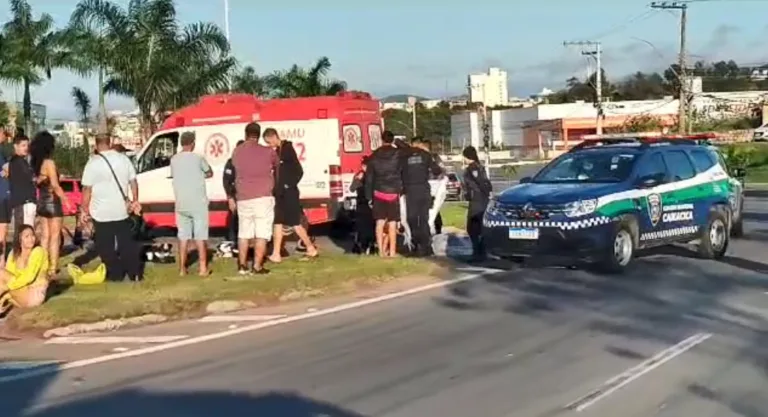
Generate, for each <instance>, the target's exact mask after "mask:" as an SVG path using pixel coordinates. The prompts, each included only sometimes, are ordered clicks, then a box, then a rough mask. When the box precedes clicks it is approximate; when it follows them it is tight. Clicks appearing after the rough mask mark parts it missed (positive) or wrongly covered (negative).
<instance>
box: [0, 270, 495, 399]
mask: <svg viewBox="0 0 768 417" xmlns="http://www.w3.org/2000/svg"><path fill="white" fill-rule="evenodd" d="M477 269H481V268H477ZM485 271H486V272H485V273H484V274H483V273H477V274H472V275H464V276H461V277H458V278H454V279H450V280H445V281H440V282H435V283H432V284H427V285H422V286H420V287H415V288H411V289H408V290H405V291H400V292H395V293H391V294H385V295H382V296H379V297H374V298H368V299H365V300H360V301H355V302H352V303H347V304H341V305H338V306H335V307H331V308H327V309H323V310H318V311H313V312H308V313H304V314H297V315H295V316H288V317H283V318H279V319H275V320H269V321H264V322H261V323H254V324H251V325H248V326H243V327H240V328H237V329H231V330H225V331H223V332H217V333H211V334H207V335H203V336H197V337H190V338H188V339H183V340H177V341H175V342H170V343H164V344H161V345H155V346H149V347H145V348H141V349H136V350H132V351H129V352H119V353H110V354H108V355H102V356H96V357H93V358H89V359H81V360H77V361H72V362H66V363H63V364H61V366H58V367H55V369H34V370H30V371H27V372H22V373H19V374H16V375H9V376H4V377H0V384H4V383H7V382H13V381H19V380H23V379H29V378H34V377H37V376H43V375H48V374H51V373H57V372H62V371H66V370H69V369H77V368H83V367H86V366H91V365H96V364H100V363H105V362H111V361H115V360H118V359H125V358H131V357H134V356H143V355H148V354H150V353H156V352H162V351H166V350H170V349H176V348H180V347H184V346H191V345H196V344H199V343H204V342H209V341H212V340H218V339H223V338H226V337H230V336H235V335H239V334H243V333H248V332H252V331H255V330H261V329H266V328H268V327H275V326H280V325H283V324H288V323H293V322H297V321H303V320H308V319H312V318H315V317H322V316H327V315H331V314H336V313H341V312H343V311H347V310H355V309H358V308H362V307H366V306H369V305H373V304H379V303H382V302H385V301H390V300H395V299H398V298H402V297H407V296H409V295H413V294H418V293H421V292H425V291H430V290H434V289H438V288H443V287H447V286H449V285H453V284H458V283H460V282H465V281H472V280H475V279H478V278H481V277H483V276H484V275H491V274H497V273H499V272H502V271H499V270H495V269H485ZM52 368H53V367H52Z"/></svg>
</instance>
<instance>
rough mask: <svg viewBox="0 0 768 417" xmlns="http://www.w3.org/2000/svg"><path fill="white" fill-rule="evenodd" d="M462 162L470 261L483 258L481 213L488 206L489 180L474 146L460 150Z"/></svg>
mask: <svg viewBox="0 0 768 417" xmlns="http://www.w3.org/2000/svg"><path fill="white" fill-rule="evenodd" d="M462 155H463V156H464V163H465V164H467V168H466V169H465V170H464V192H465V194H466V195H465V197H466V199H467V201H468V202H469V210H467V234H469V238H470V240H471V241H472V261H474V262H481V261H483V260H485V255H486V254H485V245H484V244H483V214H485V209H486V208H487V207H488V201H489V200H490V197H491V191H492V187H491V181H490V180H489V179H488V175H486V173H485V168H484V167H483V166H482V164H480V158H479V157H478V156H477V150H476V149H475V147H474V146H467V147H466V148H464V151H463V152H462Z"/></svg>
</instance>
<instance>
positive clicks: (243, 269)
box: [237, 265, 251, 275]
mask: <svg viewBox="0 0 768 417" xmlns="http://www.w3.org/2000/svg"><path fill="white" fill-rule="evenodd" d="M237 273H238V274H240V275H251V270H250V269H248V267H246V266H244V265H240V266H239V267H238V268H237Z"/></svg>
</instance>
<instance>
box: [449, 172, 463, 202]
mask: <svg viewBox="0 0 768 417" xmlns="http://www.w3.org/2000/svg"><path fill="white" fill-rule="evenodd" d="M445 189H446V193H447V198H446V199H447V200H458V201H461V200H463V199H464V194H463V192H462V188H461V179H459V176H458V175H456V174H454V173H449V174H448V184H446V186H445Z"/></svg>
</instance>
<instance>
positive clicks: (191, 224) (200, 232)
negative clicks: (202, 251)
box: [176, 210, 208, 240]
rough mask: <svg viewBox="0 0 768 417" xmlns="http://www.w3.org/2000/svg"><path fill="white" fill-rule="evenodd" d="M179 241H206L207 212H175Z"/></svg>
mask: <svg viewBox="0 0 768 417" xmlns="http://www.w3.org/2000/svg"><path fill="white" fill-rule="evenodd" d="M176 229H177V232H178V234H177V235H178V237H179V240H192V239H194V240H208V210H199V211H177V212H176Z"/></svg>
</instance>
